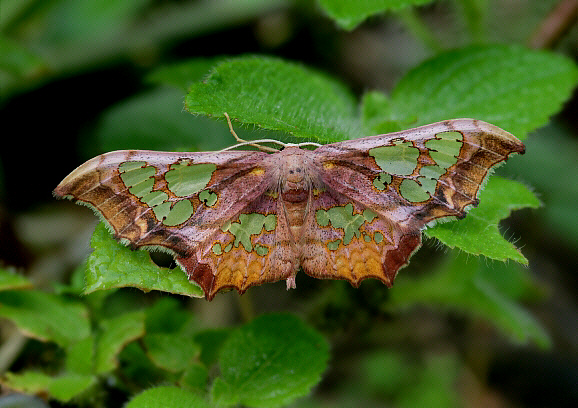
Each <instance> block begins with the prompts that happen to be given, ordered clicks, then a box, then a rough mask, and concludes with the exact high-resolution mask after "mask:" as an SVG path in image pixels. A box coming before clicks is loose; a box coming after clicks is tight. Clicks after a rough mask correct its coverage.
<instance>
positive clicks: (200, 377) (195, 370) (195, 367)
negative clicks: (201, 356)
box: [178, 362, 209, 391]
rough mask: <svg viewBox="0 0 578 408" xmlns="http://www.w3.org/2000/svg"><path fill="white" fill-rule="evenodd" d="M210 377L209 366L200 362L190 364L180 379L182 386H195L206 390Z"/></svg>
mask: <svg viewBox="0 0 578 408" xmlns="http://www.w3.org/2000/svg"><path fill="white" fill-rule="evenodd" d="M208 378H209V371H208V370H207V367H205V366H204V365H203V364H200V363H196V362H195V363H193V364H190V365H189V366H188V367H187V368H186V370H185V371H184V372H183V375H182V376H181V378H180V379H179V381H178V384H179V385H180V386H181V387H187V388H189V389H190V388H194V389H196V390H199V391H205V390H206V388H207V380H208Z"/></svg>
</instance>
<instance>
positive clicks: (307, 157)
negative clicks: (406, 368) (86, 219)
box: [54, 116, 525, 300]
mask: <svg viewBox="0 0 578 408" xmlns="http://www.w3.org/2000/svg"><path fill="white" fill-rule="evenodd" d="M227 119H228V116H227ZM229 125H230V122H229ZM231 131H233V130H232V127H231ZM233 133H234V132H233ZM244 144H248V143H241V145H244ZM316 146H318V147H317V148H315V149H313V150H311V149H307V148H305V147H306V146H304V145H292V144H284V147H283V148H282V150H278V151H275V152H274V153H267V152H264V151H255V150H251V151H248V150H245V151H243V150H231V148H228V149H224V150H222V151H217V152H199V153H180V152H179V153H176V152H157V151H146V150H123V151H114V152H110V153H105V154H102V155H100V156H97V157H95V158H93V159H91V160H89V161H87V162H86V163H84V164H82V165H81V166H79V167H78V168H77V169H76V170H74V171H73V172H72V173H70V174H69V175H68V176H67V177H66V178H65V179H64V180H63V181H62V182H61V183H60V184H59V185H58V187H57V188H56V189H55V191H54V193H55V195H56V196H57V197H66V198H70V199H72V200H74V201H76V202H79V203H81V204H86V205H88V206H90V207H92V208H93V209H94V210H95V211H96V213H97V214H99V215H101V216H102V218H103V219H104V220H105V221H106V223H107V224H108V225H109V227H110V230H111V231H112V232H113V233H114V236H115V237H116V239H118V240H120V241H121V242H122V243H124V244H126V245H128V246H129V247H130V248H132V249H137V248H142V247H144V248H151V247H152V248H162V249H165V250H167V251H169V252H170V253H172V254H173V255H174V258H175V260H176V262H177V263H178V264H179V265H180V267H181V268H182V269H183V270H184V271H185V272H186V274H187V275H188V278H189V280H190V281H194V282H195V283H197V284H198V285H200V286H201V288H202V289H203V290H204V293H205V297H206V299H207V300H211V299H213V297H214V296H215V294H216V293H217V292H218V291H219V290H221V289H225V288H234V289H236V290H237V291H239V293H243V292H245V291H246V290H247V288H249V287H251V286H254V285H259V284H262V283H265V282H274V281H278V280H282V279H284V280H286V283H287V289H289V288H295V276H296V274H297V272H298V271H299V270H300V269H302V270H303V271H304V272H305V273H306V274H308V275H310V276H313V277H315V278H320V279H345V280H347V281H349V282H350V283H351V284H352V285H354V286H358V285H359V283H360V282H361V281H362V280H364V279H367V278H375V279H379V280H380V281H382V282H383V283H384V284H385V285H387V286H388V287H390V286H391V285H392V284H393V281H394V278H395V276H396V274H397V272H398V270H399V269H400V268H401V267H403V266H404V265H406V264H407V263H408V261H409V258H410V257H411V255H412V254H413V253H414V252H415V251H416V250H417V249H418V248H419V246H420V245H421V231H422V230H423V229H424V228H425V227H426V226H427V225H428V224H431V223H432V222H434V221H436V220H439V219H441V218H446V217H454V218H463V217H464V216H465V215H466V211H467V209H468V208H470V207H472V206H476V205H477V204H478V198H477V196H478V193H479V191H480V189H481V186H482V185H483V183H484V181H485V179H486V178H487V176H488V175H489V173H490V170H491V169H492V167H494V166H496V165H497V164H499V163H502V162H504V161H505V160H507V158H508V157H509V156H510V155H511V154H513V153H520V154H522V153H524V149H525V147H524V145H523V144H522V142H520V141H519V140H518V139H517V138H516V137H514V136H513V135H511V134H510V133H508V132H506V131H504V130H502V129H500V128H498V127H496V126H494V125H491V124H489V123H486V122H482V121H479V120H473V119H453V120H446V121H443V122H438V123H433V124H430V125H426V126H421V127H418V128H415V129H409V130H404V131H401V132H395V133H389V134H383V135H377V136H371V137H366V138H361V139H354V140H347V141H343V142H338V143H332V144H326V145H321V146H320V145H316ZM232 147H236V146H232Z"/></svg>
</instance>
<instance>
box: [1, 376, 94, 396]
mask: <svg viewBox="0 0 578 408" xmlns="http://www.w3.org/2000/svg"><path fill="white" fill-rule="evenodd" d="M2 383H3V384H4V385H6V386H7V387H9V388H11V389H13V390H15V391H20V392H23V393H26V394H48V395H49V396H50V397H51V398H54V399H57V400H58V401H61V402H68V401H70V400H71V399H72V398H74V397H76V396H78V395H80V394H82V393H83V392H84V391H86V390H87V389H88V388H90V387H91V386H92V385H94V384H96V378H95V377H93V376H89V375H80V374H65V375H61V376H58V377H51V376H49V375H46V374H43V373H40V372H34V371H26V372H24V373H22V374H14V373H6V377H5V379H4V380H3V381H2Z"/></svg>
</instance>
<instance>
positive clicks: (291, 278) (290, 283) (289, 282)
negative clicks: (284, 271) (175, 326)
mask: <svg viewBox="0 0 578 408" xmlns="http://www.w3.org/2000/svg"><path fill="white" fill-rule="evenodd" d="M286 282H287V290H289V289H295V288H297V286H296V285H295V275H294V274H293V275H291V276H289V277H288V278H287V280H286Z"/></svg>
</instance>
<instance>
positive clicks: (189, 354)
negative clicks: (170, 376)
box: [143, 333, 200, 372]
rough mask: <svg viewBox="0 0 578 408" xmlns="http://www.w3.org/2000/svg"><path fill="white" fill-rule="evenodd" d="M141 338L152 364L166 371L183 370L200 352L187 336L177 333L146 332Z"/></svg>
mask: <svg viewBox="0 0 578 408" xmlns="http://www.w3.org/2000/svg"><path fill="white" fill-rule="evenodd" d="M143 340H144V345H145V348H146V350H147V355H148V356H149V358H150V359H151V361H152V362H153V364H155V365H156V366H158V367H160V368H163V369H165V370H167V371H172V372H178V371H183V370H184V369H186V368H187V367H188V366H190V365H191V363H192V362H193V359H194V358H195V357H197V356H198V355H199V353H200V348H199V346H198V345H197V344H195V343H194V342H193V340H192V339H191V338H190V337H189V336H183V335H181V334H178V333H147V335H146V336H145V337H144V339H143Z"/></svg>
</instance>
